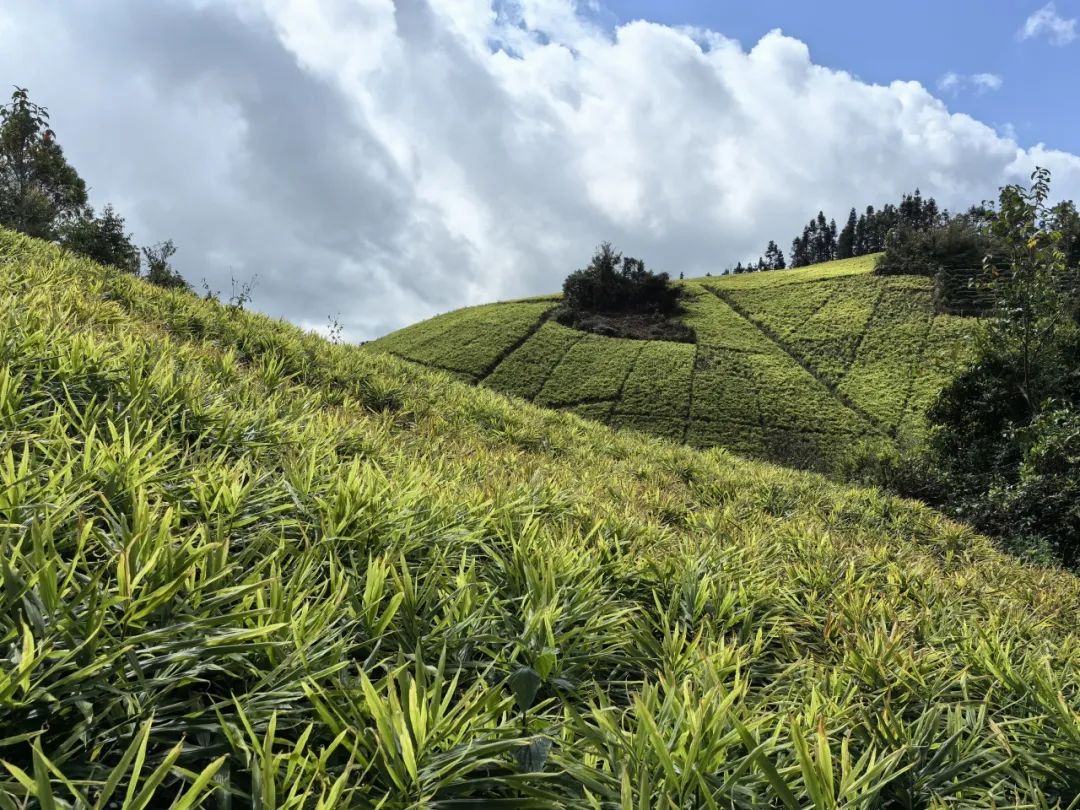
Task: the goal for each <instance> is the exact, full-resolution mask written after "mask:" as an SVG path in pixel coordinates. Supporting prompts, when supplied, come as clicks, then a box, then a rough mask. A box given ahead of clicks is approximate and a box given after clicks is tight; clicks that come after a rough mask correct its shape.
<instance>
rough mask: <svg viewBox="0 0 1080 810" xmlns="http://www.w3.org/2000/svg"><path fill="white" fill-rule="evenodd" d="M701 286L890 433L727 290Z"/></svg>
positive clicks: (860, 414) (838, 398) (845, 403)
mask: <svg viewBox="0 0 1080 810" xmlns="http://www.w3.org/2000/svg"><path fill="white" fill-rule="evenodd" d="M701 286H702V287H704V288H705V289H706V290H708V291H709V292H710V293H712V294H713V295H715V296H716V297H717V298H718V299H719V300H720V301H722V302H723V303H725V304H727V306H729V307H730V308H731V309H732V311H733V312H735V313H736V314H737V315H739V317H741V318H743V319H744V320H745V321H746V322H747V323H749V324H750V325H751V326H753V327H754V328H755V329H757V330H758V331H759V332H761V334H762V335H764V336H765V337H766V338H767V339H768V340H769V341H770V342H772V343H773V344H775V345H776V347H777V348H779V349H780V350H781V351H782V352H783V353H784V354H786V355H787V356H788V357H790V358H791V360H792V362H794V363H795V364H796V365H798V366H799V367H800V368H801V369H802V370H803V371H805V372H806V373H807V374H809V375H810V376H811V377H813V378H814V380H815V381H816V382H817V383H818V384H819V385H820V386H821V387H822V388H824V389H825V390H827V391H828V392H829V393H830V394H831V395H832V397H833V398H834V399H836V401H837V402H839V403H840V404H841V405H842V406H843V407H845V408H847V409H848V410H849V411H852V412H853V413H855V414H856V415H857V416H858V417H859V418H860V419H862V420H863V421H864V422H866V424H867V425H868V426H869V427H871V428H873V429H874V430H875V431H876V432H878V433H880V434H882V435H885V436H888V435H889V429H888V426H886V425H883V424H882V423H881V421H880V420H879V419H877V418H876V417H874V416H872V415H871V414H870V413H868V412H867V411H866V410H864V409H863V408H862V407H860V406H859V404H858V403H856V402H854V401H852V400H851V399H850V398H849V397H847V396H845V395H844V394H843V393H841V392H840V391H839V390H838V389H837V387H836V386H835V385H832V384H831V383H829V381H828V380H826V379H825V378H824V377H823V376H822V375H821V374H820V373H819V372H818V371H817V369H815V368H814V367H813V366H811V365H810V364H809V363H807V362H806V360H804V359H803V358H802V357H801V356H799V354H797V353H796V352H795V351H793V350H792V349H791V347H790V346H788V344H787V342H786V341H785V340H784V339H783V338H782V337H780V335H778V334H777V333H776V332H775V331H774V330H773V329H771V328H770V327H769V326H766V325H765V324H763V323H761V322H759V321H757V320H756V319H755V318H754V317H753V316H752V315H750V313H749V312H747V311H746V309H745V308H743V306H742V305H741V304H739V302H738V301H736V300H735V299H734V298H733V297H732V296H731V295H730V294H729V293H728V292H727V291H725V290H720V289H717V288H715V287H712V286H710V285H706V284H702V285H701Z"/></svg>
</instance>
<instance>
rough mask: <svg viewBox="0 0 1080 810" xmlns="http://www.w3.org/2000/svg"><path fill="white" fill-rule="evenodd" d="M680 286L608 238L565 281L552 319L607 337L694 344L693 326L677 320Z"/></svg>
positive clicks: (665, 274)
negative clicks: (618, 250)
mask: <svg viewBox="0 0 1080 810" xmlns="http://www.w3.org/2000/svg"><path fill="white" fill-rule="evenodd" d="M681 292H682V291H681V289H680V288H678V287H674V286H672V284H671V280H670V278H669V277H668V274H667V273H653V272H652V271H650V270H647V269H646V268H645V262H643V261H641V260H640V259H634V258H631V257H630V256H623V255H622V254H621V253H618V252H616V251H615V249H614V248H612V246H611V243H610V242H604V243H603V244H601V245H600V247H599V248H597V251H596V253H595V255H594V256H593V258H592V261H591V262H590V263H589V266H588V267H586V268H585V269H584V270H576V271H574V272H573V273H571V274H570V275H569V276H567V277H566V281H564V282H563V303H562V305H561V306H560V307H559V308H558V309H557V310H556V311H555V313H554V317H555V320H557V321H558V322H559V323H561V324H563V325H564V326H569V327H572V328H574V329H580V330H581V331H583V332H593V333H595V334H598V335H606V336H608V337H624V338H631V339H634V340H671V341H678V342H682V343H693V342H694V340H695V336H694V330H693V329H691V328H690V327H688V326H686V325H685V324H684V323H681V322H680V321H678V320H675V319H674V318H673V317H672V316H673V315H675V314H677V313H678V312H679V297H680V294H681Z"/></svg>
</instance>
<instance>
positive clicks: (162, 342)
mask: <svg viewBox="0 0 1080 810" xmlns="http://www.w3.org/2000/svg"><path fill="white" fill-rule="evenodd" d="M524 313H525V311H523V312H522V314H523V319H525V320H527V318H524ZM746 333H747V334H752V332H750V331H747V332H746ZM646 350H647V348H638V351H639V352H640V353H644V352H645V351H646ZM653 359H655V358H653ZM489 362H493V361H492V360H489ZM648 362H651V359H650V356H648V355H646V356H644V357H641V356H639V357H638V358H637V362H636V364H635V368H638V369H641V368H646V367H647V366H646V365H642V364H647V363H648ZM639 373H643V372H639ZM0 425H2V430H0V546H2V553H0V577H2V580H0V582H2V590H0V807H4V808H21V807H96V808H110V807H124V808H141V807H176V808H195V807H207V808H215V807H252V806H254V807H264V808H269V807H277V808H300V807H305V808H307V807H310V808H344V807H358V808H375V807H381V808H399V809H400V810H403V809H404V808H420V807H429V808H446V809H447V810H449V808H455V807H457V808H460V807H506V808H514V807H523V808H524V807H528V808H540V809H541V810H542V809H543V808H552V810H554V809H555V808H573V809H574V810H576V809H577V808H591V809H593V810H597V809H600V810H616V808H619V809H620V810H621V809H622V808H658V807H669V808H699V807H704V808H720V807H724V808H727V807H740V808H742V807H745V808H764V807H784V808H788V809H789V810H796V808H800V807H810V806H813V807H833V808H840V807H843V808H872V807H902V808H916V807H926V808H945V807H957V808H959V807H970V808H975V807H980V808H981V807H1038V808H1044V807H1046V808H1049V807H1066V806H1068V805H1069V803H1070V802H1072V800H1073V798H1074V797H1076V796H1077V795H1080V723H1078V720H1077V718H1078V717H1080V636H1078V631H1077V628H1078V627H1080V607H1078V606H1080V582H1078V580H1077V579H1076V578H1074V577H1072V576H1071V575H1068V574H1065V573H1061V572H1053V571H1046V570H1041V569H1037V568H1033V567H1025V566H1023V565H1021V564H1020V563H1018V562H1016V561H1015V560H1012V559H1009V558H1007V557H1004V556H1002V555H1000V554H998V553H997V552H995V551H994V550H993V549H992V548H991V547H990V545H989V544H988V542H987V541H986V540H985V539H983V538H981V537H979V536H977V535H975V534H973V533H972V532H971V531H970V530H967V529H965V528H964V527H962V526H958V525H955V524H953V523H950V522H949V521H947V520H946V519H944V518H943V517H942V516H940V515H938V514H936V513H934V512H932V511H930V510H928V509H926V508H924V507H922V506H920V505H918V504H914V503H910V502H905V501H901V500H898V499H895V498H890V497H886V496H883V495H882V494H880V493H878V492H875V491H871V490H864V489H853V488H847V487H842V486H839V485H836V484H833V483H830V482H828V481H826V480H825V479H823V478H821V477H818V476H816V475H812V474H808V473H797V472H794V471H791V470H785V469H780V468H775V467H771V466H768V465H765V464H760V463H756V462H748V461H744V460H741V459H739V458H737V457H735V456H732V455H730V454H728V453H726V452H724V451H722V450H711V451H707V452H701V451H696V450H693V449H691V448H688V447H685V446H680V445H674V444H671V443H667V442H662V441H658V440H656V439H654V438H651V437H647V436H642V435H640V434H636V433H617V432H613V431H611V430H609V429H607V428H606V427H604V426H602V425H598V424H596V423H592V422H586V421H583V420H580V419H578V418H576V417H574V416H572V415H569V414H563V413H558V412H555V411H551V410H545V409H540V408H536V407H534V406H532V405H529V404H527V403H523V402H521V401H520V400H511V399H508V398H505V397H503V396H501V395H499V394H497V393H495V392H493V391H490V390H485V389H482V388H477V387H470V386H466V385H461V384H459V383H458V382H456V381H454V380H452V379H451V378H450V377H449V376H448V375H446V374H442V373H435V372H431V371H427V370H425V369H423V368H420V367H418V366H416V365H414V364H411V363H405V362H402V361H399V360H397V359H395V358H393V357H391V356H389V355H387V354H385V353H376V352H371V351H367V350H363V349H358V348H355V347H350V346H335V345H331V344H329V343H327V342H325V341H323V340H321V339H319V338H318V337H316V336H314V335H311V334H305V333H303V332H302V331H300V330H299V329H296V328H294V327H291V326H289V325H288V324H283V323H279V322H274V321H271V320H269V319H266V318H263V317H260V316H257V315H253V314H249V313H245V312H236V311H233V310H232V309H230V308H228V307H224V306H219V305H217V304H215V303H213V302H208V301H204V300H202V299H200V298H198V297H196V296H192V295H188V294H184V293H180V292H169V291H164V290H161V289H157V288H153V287H150V286H148V285H147V284H145V283H144V282H142V281H139V280H137V279H134V278H132V277H129V276H123V275H119V274H118V273H116V272H113V271H110V270H106V269H103V268H100V267H97V266H95V265H93V264H91V263H88V262H85V261H81V260H75V259H73V258H71V256H70V255H65V254H64V253H62V252H61V251H60V250H58V249H57V248H55V247H53V246H51V245H47V244H44V243H40V242H34V241H31V240H27V239H24V238H21V237H16V236H13V235H11V234H10V233H6V232H3V231H0Z"/></svg>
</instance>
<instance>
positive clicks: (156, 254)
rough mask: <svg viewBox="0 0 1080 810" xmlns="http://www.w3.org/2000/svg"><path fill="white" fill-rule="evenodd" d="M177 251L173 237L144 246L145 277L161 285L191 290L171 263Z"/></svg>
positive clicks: (152, 282)
mask: <svg viewBox="0 0 1080 810" xmlns="http://www.w3.org/2000/svg"><path fill="white" fill-rule="evenodd" d="M175 253H176V247H175V246H174V245H173V242H172V240H171V239H166V240H165V241H164V242H158V243H157V244H156V245H153V246H151V247H144V248H143V249H142V254H143V263H144V265H145V267H144V270H143V278H145V279H146V280H147V281H149V282H150V283H151V284H156V285H158V286H159V287H167V288H170V289H179V290H190V289H191V287H190V286H189V285H188V283H187V282H186V281H184V278H183V276H181V275H180V274H179V273H178V272H177V271H176V270H174V269H173V267H172V265H171V264H170V263H169V260H170V259H171V258H172V257H173V255H174V254H175Z"/></svg>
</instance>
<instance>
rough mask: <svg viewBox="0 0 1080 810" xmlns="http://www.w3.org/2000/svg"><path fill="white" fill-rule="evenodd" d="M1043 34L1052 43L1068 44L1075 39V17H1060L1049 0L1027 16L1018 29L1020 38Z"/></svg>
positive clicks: (1031, 37) (1032, 37)
mask: <svg viewBox="0 0 1080 810" xmlns="http://www.w3.org/2000/svg"><path fill="white" fill-rule="evenodd" d="M1042 36H1045V37H1046V38H1047V39H1049V40H1050V42H1051V44H1053V45H1068V44H1069V43H1070V42H1072V41H1073V40H1075V39H1076V37H1077V32H1076V19H1075V18H1072V19H1067V18H1065V17H1062V16H1061V15H1060V14H1059V13H1058V10H1057V7H1056V6H1055V5H1054V4H1053V3H1052V2H1051V3H1047V4H1046V5H1045V6H1043V7H1042V8H1040V9H1039V10H1038V11H1036V12H1035V13H1034V14H1032V15H1031V16H1030V17H1028V18H1027V20H1026V21H1025V22H1024V26H1023V28H1021V29H1020V31H1019V37H1020V39H1034V38H1036V37H1042Z"/></svg>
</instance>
